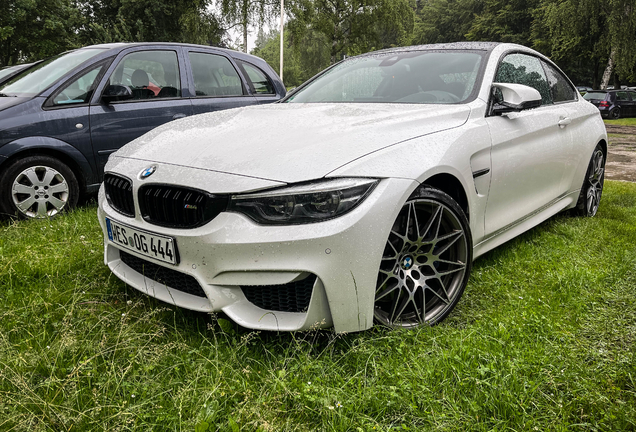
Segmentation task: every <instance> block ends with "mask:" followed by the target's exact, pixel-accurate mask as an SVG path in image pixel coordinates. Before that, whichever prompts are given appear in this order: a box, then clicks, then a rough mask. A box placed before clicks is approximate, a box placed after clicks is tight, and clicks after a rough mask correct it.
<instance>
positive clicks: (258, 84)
mask: <svg viewBox="0 0 636 432" xmlns="http://www.w3.org/2000/svg"><path fill="white" fill-rule="evenodd" d="M239 64H240V65H241V66H242V67H243V70H244V71H245V73H246V74H247V79H248V80H249V81H250V84H252V87H253V88H254V91H255V92H256V94H271V95H273V94H276V91H275V90H274V85H273V84H272V83H271V81H270V80H269V78H267V75H265V72H263V71H262V70H260V69H259V68H257V67H256V66H253V65H251V64H249V63H245V62H242V61H239Z"/></svg>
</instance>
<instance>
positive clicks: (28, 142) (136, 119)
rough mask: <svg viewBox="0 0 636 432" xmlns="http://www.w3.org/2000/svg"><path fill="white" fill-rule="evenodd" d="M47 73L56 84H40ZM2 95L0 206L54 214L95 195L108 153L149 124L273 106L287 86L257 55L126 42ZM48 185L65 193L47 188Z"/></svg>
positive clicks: (34, 70) (72, 58) (30, 75)
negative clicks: (271, 104) (82, 196)
mask: <svg viewBox="0 0 636 432" xmlns="http://www.w3.org/2000/svg"><path fill="white" fill-rule="evenodd" d="M44 72H47V74H48V75H47V76H46V77H44V78H48V77H54V78H51V79H50V81H51V82H37V78H38V75H37V74H38V73H40V74H41V75H44ZM255 77H256V78H255ZM258 79H260V80H261V81H262V82H259V81H258ZM134 80H137V81H134ZM144 80H145V81H144ZM156 80H158V81H161V84H159V85H161V86H162V88H159V87H158V84H157V83H156V82H155V81H156ZM40 81H42V80H41V79H40ZM263 83H265V86H264V87H263ZM257 85H258V86H260V87H258V88H257ZM201 86H202V87H201ZM199 87H201V88H203V89H204V90H205V91H201V90H199ZM0 92H2V93H3V97H0V173H2V174H0V212H3V213H6V214H17V215H19V216H26V217H50V216H54V215H55V214H57V213H58V212H59V211H61V210H63V209H65V208H68V207H72V206H73V205H74V203H75V202H77V199H78V195H79V194H82V193H90V192H96V191H97V189H98V187H99V184H100V182H101V181H102V177H103V167H104V164H105V163H106V161H107V159H108V157H109V155H110V154H111V153H113V152H114V151H116V150H117V149H119V148H120V147H121V146H123V145H124V144H126V143H128V142H129V141H131V140H133V139H135V138H137V137H139V136H141V135H143V134H144V133H146V132H148V131H149V130H151V129H152V128H154V127H157V126H159V125H162V124H164V123H166V122H169V121H172V120H175V119H179V118H183V117H188V116H191V115H194V114H199V113H203V112H210V111H218V110H224V109H229V108H234V107H240V106H247V105H258V104H267V103H271V102H275V101H277V100H279V99H280V98H281V97H283V96H284V95H285V88H284V86H283V84H282V82H281V81H280V79H279V78H278V76H277V75H276V73H275V72H274V71H273V70H272V69H271V67H270V66H269V65H267V63H266V62H265V61H263V60H262V59H260V58H258V57H255V56H251V55H248V54H244V53H240V52H236V51H232V50H225V49H220V48H213V47H209V46H200V45H187V44H171V43H129V44H105V45H95V46H90V47H84V48H81V49H78V50H75V51H71V52H68V53H64V54H62V55H60V56H58V57H54V58H51V59H47V60H45V61H43V62H41V63H40V64H38V65H35V66H32V67H30V68H29V69H27V70H26V71H25V72H24V73H22V74H18V75H16V76H14V77H13V78H12V79H9V80H8V81H7V82H5V83H4V84H2V85H0ZM118 92H119V93H118ZM47 173H48V174H47ZM47 179H54V180H53V181H52V183H51V182H49V183H47ZM45 183H46V184H45ZM38 185H39V186H38ZM60 185H62V186H60ZM44 187H47V188H53V189H54V190H56V191H58V192H55V193H54V194H44V193H42V191H43V190H44ZM47 190H48V189H47ZM38 191H39V192H38ZM60 191H61V192H60ZM34 200H36V201H34Z"/></svg>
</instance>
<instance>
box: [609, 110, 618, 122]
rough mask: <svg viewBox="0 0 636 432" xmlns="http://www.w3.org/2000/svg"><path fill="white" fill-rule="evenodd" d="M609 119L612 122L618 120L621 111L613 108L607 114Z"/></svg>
mask: <svg viewBox="0 0 636 432" xmlns="http://www.w3.org/2000/svg"><path fill="white" fill-rule="evenodd" d="M609 118H611V119H612V120H618V119H619V118H621V110H619V109H618V108H614V109H613V110H611V111H610V112H609Z"/></svg>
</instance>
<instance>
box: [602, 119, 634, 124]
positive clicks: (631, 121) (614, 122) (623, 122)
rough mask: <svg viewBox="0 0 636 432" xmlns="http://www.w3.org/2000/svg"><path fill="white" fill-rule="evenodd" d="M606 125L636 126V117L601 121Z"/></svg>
mask: <svg viewBox="0 0 636 432" xmlns="http://www.w3.org/2000/svg"><path fill="white" fill-rule="evenodd" d="M603 121H604V122H605V124H606V125H615V126H636V117H630V118H622V119H618V120H603Z"/></svg>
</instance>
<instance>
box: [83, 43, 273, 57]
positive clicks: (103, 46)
mask: <svg viewBox="0 0 636 432" xmlns="http://www.w3.org/2000/svg"><path fill="white" fill-rule="evenodd" d="M152 46H175V47H177V46H178V47H186V48H203V49H214V50H217V51H222V52H224V53H226V54H228V55H230V56H231V57H235V58H241V59H245V60H260V58H259V57H256V56H253V55H251V54H247V53H243V52H240V51H235V50H232V49H228V48H220V47H215V46H212V45H196V44H187V43H176V42H117V43H106V44H98V45H89V46H85V47H82V48H79V49H81V50H84V49H103V50H118V51H119V50H122V49H125V48H130V47H152Z"/></svg>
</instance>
